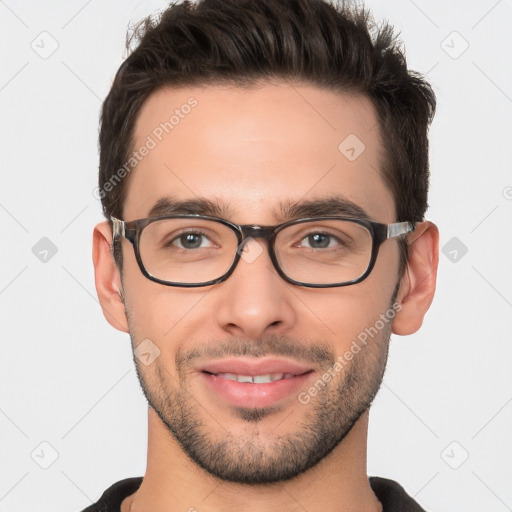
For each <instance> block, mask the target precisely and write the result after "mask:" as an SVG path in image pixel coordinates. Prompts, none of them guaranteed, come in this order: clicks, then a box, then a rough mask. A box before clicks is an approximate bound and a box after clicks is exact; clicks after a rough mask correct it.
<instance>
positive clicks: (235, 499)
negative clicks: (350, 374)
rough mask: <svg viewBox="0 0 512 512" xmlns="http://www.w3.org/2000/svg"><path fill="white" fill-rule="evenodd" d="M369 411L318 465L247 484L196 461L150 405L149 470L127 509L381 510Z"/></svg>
mask: <svg viewBox="0 0 512 512" xmlns="http://www.w3.org/2000/svg"><path fill="white" fill-rule="evenodd" d="M367 429H368V413H367V412H366V413H365V414H363V415H362V416H361V418H359V420H358V421H357V422H356V423H355V425H354V426H353V428H352V429H351V431H350V432H349V433H348V434H347V436H346V437H345V439H344V440H343V441H342V442H341V443H340V444H339V445H338V446H337V447H336V448H335V449H334V450H333V451H332V452H331V453H330V454H329V455H328V456H327V457H326V458H325V459H323V460H322V461H321V462H320V463H318V464H317V465H316V466H315V467H313V468H311V469H310V470H308V471H306V472H305V473H303V474H301V475H299V476H297V477H296V478H294V479H292V480H288V481H286V482H278V483H275V484H269V485H255V486H250V485H242V484H236V483H232V482H224V481H221V480H218V479H216V478H215V477H213V476H211V475H210V474H208V473H206V472H205V471H204V470H202V469H201V468H199V467H198V466H197V465H196V464H195V463H194V462H192V461H191V460H190V459H189V458H188V457H187V455H185V453H184V452H183V451H182V449H181V447H180V446H179V444H178V443H177V442H176V440H175V439H174V437H173V436H172V435H171V434H170V433H169V432H168V430H167V428H166V427H165V425H164V424H163V423H162V422H161V420H160V418H158V416H157V414H156V413H155V412H154V411H153V409H151V408H149V429H148V460H147V470H146V474H145V476H144V479H143V482H142V484H141V486H140V488H139V490H138V491H137V492H136V493H135V494H134V495H132V496H130V497H129V498H127V499H125V501H124V502H123V506H122V509H121V510H122V512H143V511H147V510H151V511H152V512H164V511H168V510H183V511H184V512H185V511H188V512H201V510H205V509H207V510H209V511H212V512H217V511H223V512H228V511H235V510H241V509H243V510H245V511H247V512H252V511H258V512H265V511H273V510H287V511H290V512H294V511H299V510H300V511H304V510H322V512H339V511H340V510H342V511H344V512H355V511H359V512H361V511H365V512H378V511H381V510H382V507H381V505H380V502H379V501H378V500H377V498H376V497H375V495H374V494H373V492H372V490H371V487H370V484H369V482H368V477H367V474H366V442H367Z"/></svg>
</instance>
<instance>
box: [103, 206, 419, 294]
mask: <svg viewBox="0 0 512 512" xmlns="http://www.w3.org/2000/svg"><path fill="white" fill-rule="evenodd" d="M180 218H181V219H204V220H210V221H215V222H219V223H221V224H224V225H225V226H227V227H229V228H231V229H232V230H233V231H234V232H235V234H236V237H237V240H238V244H237V250H236V253H235V258H234V260H233V263H232V264H231V266H230V267H229V269H228V270H227V271H226V272H225V273H224V274H223V275H222V276H220V277H218V278H217V279H212V280H210V281H206V282H202V283H177V282H172V281H164V280H162V279H159V278H157V277H155V276H153V275H151V274H150V273H149V272H148V271H147V270H146V267H145V266H144V263H143V262H142V258H141V255H140V247H139V243H140V237H141V234H142V230H143V229H144V228H145V227H146V226H148V225H149V224H151V223H153V222H156V221H160V220H165V219H180ZM110 220H111V221H112V237H113V242H114V241H115V239H116V238H117V237H122V238H126V239H127V240H128V241H129V242H130V243H131V244H132V246H133V250H134V252H135V259H136V260H137V263H138V265H139V268H140V270H141V272H142V274H143V275H144V276H145V277H147V278H148V279H149V280H151V281H154V282H155V283H159V284H163V285H165V286H179V287H181V288H198V287H202V286H211V285H214V284H218V283H221V282H223V281H225V280H226V279H227V278H228V277H229V276H230V275H231V274H232V273H233V272H234V270H235V268H236V267H237V265H238V263H239V261H240V258H241V256H242V251H243V248H244V244H245V243H246V242H247V240H248V239H250V238H263V239H265V240H266V241H267V242H268V252H269V255H270V259H271V261H272V264H273V265H274V268H275V269H276V271H277V273H278V274H279V275H280V276H281V277H282V278H283V279H284V280H285V281H287V282H288V283H291V284H294V285H296V286H303V287H307V288H335V287H340V286H349V285H352V284H357V283H360V282H361V281H363V280H365V279H366V278H367V277H368V276H369V275H370V273H371V271H372V270H373V267H374V266H375V262H376V261H377V256H378V253H379V248H380V246H381V245H382V243H383V242H385V241H386V240H388V239H390V238H395V237H398V236H401V235H406V234H407V233H411V232H413V231H414V230H415V228H416V226H415V224H414V223H412V222H396V223H393V224H382V223H380V222H374V221H371V220H365V219H354V218H350V217H340V216H336V215H330V216H323V217H308V218H302V219H295V220H291V221H287V222H284V223H282V224H278V225H276V226H262V225H258V224H246V225H240V224H234V223H233V222H230V221H228V220H225V219H221V218H219V217H212V216H209V215H197V214H179V215H164V216H159V217H148V218H145V219H138V220H133V221H128V222H126V221H122V220H119V219H116V218H115V217H110ZM322 220H343V221H349V222H354V223H356V224H359V225H361V226H363V227H365V228H366V229H367V230H368V231H369V232H370V235H371V237H372V252H371V257H370V263H369V264H368V267H367V268H366V270H365V272H364V273H363V274H362V275H361V276H359V277H358V278H356V279H352V280H351V281H346V282H341V283H321V284H312V283H303V282H301V281H296V280H295V279H291V278H290V277H288V276H287V275H286V274H285V273H284V272H283V270H282V269H281V266H280V265H279V262H278V260H277V256H276V253H275V250H274V243H275V239H276V236H277V234H278V233H279V232H280V231H282V230H283V229H284V228H286V227H288V226H292V225H294V224H301V223H304V222H312V221H322Z"/></svg>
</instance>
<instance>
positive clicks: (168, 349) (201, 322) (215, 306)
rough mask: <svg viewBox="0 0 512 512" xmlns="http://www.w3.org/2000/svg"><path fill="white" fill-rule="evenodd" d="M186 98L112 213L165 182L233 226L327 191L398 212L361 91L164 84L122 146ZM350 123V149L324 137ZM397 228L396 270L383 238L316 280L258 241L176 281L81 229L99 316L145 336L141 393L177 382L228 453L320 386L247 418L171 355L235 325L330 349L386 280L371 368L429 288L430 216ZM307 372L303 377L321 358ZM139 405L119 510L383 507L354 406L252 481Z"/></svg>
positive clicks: (293, 427)
mask: <svg viewBox="0 0 512 512" xmlns="http://www.w3.org/2000/svg"><path fill="white" fill-rule="evenodd" d="M191 96H193V97H194V98H196V99H197V101H198V105H197V107H195V108H194V109H193V110H192V111H191V113H190V114H189V115H188V116H187V117H186V118H184V119H182V120H180V123H179V125H177V126H176V127H175V128H174V129H173V131H172V133H170V134H169V135H167V136H165V137H164V138H163V140H162V142H160V143H159V144H158V145H157V147H156V148H155V149H153V150H152V151H150V153H149V154H148V155H147V156H146V157H145V158H144V159H143V160H142V161H141V162H140V163H139V165H138V166H137V168H136V169H135V170H134V171H133V172H132V174H131V175H130V177H129V181H128V191H127V192H128V193H127V197H126V202H125V205H124V212H123V217H122V218H123V220H127V221H129V220H135V219H140V218H145V217H147V216H148V215H149V211H150V209H151V208H152V206H153V205H154V204H155V203H156V202H157V201H158V200H159V199H161V198H163V197H166V196H172V197H173V198H176V199H179V200H187V199H197V197H200V198H206V199H210V200H216V201H220V202H222V203H223V204H225V205H226V206H228V207H229V211H226V212H224V213H225V215H224V218H227V219H228V220H230V221H232V222H235V223H238V224H263V225H273V224H278V223H279V222H282V221H283V219H280V218H277V217H276V209H277V206H278V205H279V204H280V203H281V202H282V201H287V200H289V201H297V202H300V201H304V200H310V199H318V198H326V197H329V196H332V194H334V193H335V194H342V195H343V196H344V197H345V198H347V199H349V200H350V201H353V202H354V203H356V204H357V205H359V206H360V207H362V208H364V210H366V212H367V213H368V214H369V217H370V219H371V220H374V221H377V222H382V223H392V222H396V216H395V207H394V202H393V198H392V196H391V193H390V191H389V189H388V187H387V186H386V184H385V183H384V181H383V179H382V177H381V175H380V174H379V172H378V169H379V167H380V165H381V155H382V151H383V149H382V144H381V139H380V135H379V131H378V125H377V117H376V114H375V111H374V109H373V107H372V105H371V103H370V101H369V100H368V99H366V98H365V97H362V96H355V95H348V94H340V93H334V92H331V91H326V90H322V89H320V88H317V87H314V86H309V85H299V84H293V85H292V84H290V83H276V84H264V85H262V86H261V87H259V88H253V89H251V90H242V89H238V88H234V87H219V86H216V87H211V86H210V87H194V88H186V89H173V90H171V89H163V90H160V91H157V92H155V93H153V94H152V95H151V96H150V98H149V99H148V101H147V102H146V103H145V104H144V106H143V108H142V110H141V112H140V116H139V118H138V121H137V125H136V133H135V144H134V146H135V147H136V148H138V147H140V146H141V145H142V144H144V141H145V140H146V137H147V136H148V135H149V134H151V132H152V130H154V128H155V127H156V126H158V125H159V124H160V123H161V122H162V121H164V120H165V119H167V118H168V117H169V115H168V114H167V112H171V113H172V112H173V111H174V110H175V109H176V108H179V107H180V106H181V105H183V104H184V103H186V101H187V99H188V98H190V97H191ZM349 134H356V135H357V136H358V138H359V139H361V140H362V141H363V142H364V144H365V146H366V149H365V151H364V152H363V153H362V154H361V155H360V156H359V157H358V158H357V159H356V160H355V161H353V162H351V161H349V160H348V159H347V158H346V157H345V156H344V155H343V154H341V153H340V151H339V150H338V145H339V144H340V142H341V141H343V140H344V139H345V138H346V137H347V136H348V135H349ZM408 236H409V241H410V260H409V265H408V268H407V270H406V272H405V274H404V275H403V277H402V278H401V280H400V282H399V275H398V262H399V251H398V245H397V242H396V241H395V240H388V241H386V242H385V243H384V244H383V245H382V246H381V248H380V252H379V256H378V259H377V263H376V265H375V268H374V269H373V271H372V273H371V274H370V276H369V277H368V278H367V279H366V280H364V281H363V282H361V283H358V284H356V285H353V286H347V287H341V288H330V289H308V288H304V287H297V286H294V285H291V284H289V283H286V282H285V281H284V280H283V279H281V278H280V277H279V275H278V274H277V272H276V271H275V269H274V268H273V266H272V263H271V261H270V258H269V256H268V252H267V251H266V246H265V242H263V241H262V240H259V241H258V243H259V244H260V246H261V247H262V248H263V249H264V250H263V252H262V253H261V255H260V256H259V257H258V258H256V260H255V261H253V262H251V263H247V262H245V261H243V260H241V261H240V263H239V265H238V267H237V268H236V270H235V272H234V273H233V274H232V275H231V277H230V278H229V279H228V280H227V281H225V282H223V283H220V284H217V285H214V286H210V287H204V288H195V289H194V288H190V289H186V288H178V287H167V286H162V285H160V284H158V283H154V282H151V281H150V280H148V279H147V278H145V277H144V276H143V275H142V273H141V272H140V270H139V267H138V265H137V263H136V260H135V257H134V252H133V248H132V247H131V244H130V243H129V242H127V241H126V240H123V241H122V247H123V259H124V267H123V276H122V279H121V274H120V271H119V269H118V268H117V266H116V265H115V264H114V263H113V261H112V258H111V255H110V245H111V243H112V234H111V229H110V227H109V226H108V224H107V223H106V222H103V223H100V224H98V225H97V226H96V228H95V230H94V237H93V260H94V266H95V276H96V288H97V292H98V297H99V299H100V302H101V305H102V308H103V312H104V314H105V317H106V319H107V320H108V321H109V322H110V323H111V324H112V325H113V326H114V327H115V328H117V329H119V330H121V331H124V332H129V333H130V335H131V338H132V342H133V345H134V346H137V344H138V343H140V342H141V341H142V340H143V339H146V338H149V339H151V340H152V341H153V342H154V343H155V344H156V345H157V346H158V348H159V350H160V356H159V357H158V358H157V359H156V360H155V362H154V363H153V364H152V365H150V366H144V365H140V364H138V372H139V376H141V377H142V378H143V379H144V380H145V381H146V382H145V385H146V386H147V388H148V390H149V392H150V393H153V398H154V399H155V400H157V399H160V400H162V396H163V394H162V392H161V390H162V389H165V390H166V391H167V392H168V394H169V395H172V396H176V395H173V393H179V391H180V384H181V386H182V387H185V389H186V392H187V394H186V395H185V396H186V397H188V398H186V400H188V401H187V402H186V405H187V407H188V408H189V409H190V410H191V411H193V413H194V414H197V417H198V418H199V419H200V421H201V423H202V425H203V427H204V431H203V434H204V435H206V436H207V437H208V439H210V440H212V441H219V440H221V439H223V438H227V439H229V440H230V442H232V443H233V446H234V447H235V450H234V454H236V453H238V452H237V450H243V449H244V443H242V442H241V441H242V440H244V439H251V441H252V442H253V443H254V446H255V447H256V449H257V450H259V452H260V453H264V454H271V453H274V452H273V450H275V446H276V444H275V443H276V439H277V437H278V436H280V437H281V438H283V437H286V436H293V435H295V434H297V433H298V432H300V430H299V429H300V427H299V425H300V424H301V423H304V422H307V421H309V419H310V415H311V414H313V413H314V412H315V411H318V410H320V409H319V408H321V407H322V403H324V406H326V403H327V402H322V400H327V398H324V399H322V398H321V397H315V398H314V399H312V401H311V402H310V403H309V404H307V405H303V404H300V403H299V402H298V401H297V397H296V396H294V397H292V398H290V399H286V400H285V401H284V402H283V403H282V404H281V407H279V408H278V409H277V410H276V411H273V412H272V413H270V414H268V415H267V416H265V417H263V418H262V419H261V420H260V421H257V422H254V421H253V422H249V421H247V420H246V419H244V417H243V416H242V415H240V414H237V413H236V411H234V410H233V408H231V407H230V406H228V405H227V404H225V403H223V402H222V400H215V399H212V396H211V394H209V390H208V389H205V386H204V385H202V384H201V381H200V379H198V378H197V376H196V375H195V374H193V372H192V373H191V374H190V375H187V379H186V380H185V379H182V380H180V378H181V377H182V376H181V375H180V374H179V372H178V370H177V367H176V355H177V354H178V353H180V351H185V352H186V351H188V350H192V349H199V350H200V349H201V348H203V347H204V346H205V344H207V343H210V344H215V343H229V342H230V340H235V339H239V340H244V341H245V342H246V343H248V344H255V343H258V340H262V341H264V340H268V339H270V338H271V337H279V336H281V337H286V338H287V339H290V340H297V342H299V343H304V344H309V345H315V344H316V343H317V344H319V345H320V344H324V345H325V346H327V347H328V348H329V350H330V351H331V352H332V353H333V354H336V355H339V354H343V353H344V352H345V351H346V350H347V349H348V348H349V347H350V345H351V342H352V341H353V340H354V339H355V338H356V337H357V335H358V333H360V332H362V331H363V330H364V329H365V327H368V326H371V325H374V324H375V321H376V319H378V318H379V315H380V314H381V313H384V312H385V311H386V310H387V309H388V308H389V306H390V300H391V297H392V294H393V290H394V289H395V286H396V285H397V283H399V284H400V289H399V293H398V296H397V298H396V302H397V303H399V304H400V305H401V310H400V312H398V313H397V314H396V316H395V317H394V319H393V321H392V324H390V325H389V330H388V332H387V331H386V329H383V331H381V332H380V333H379V335H378V336H377V337H376V338H375V339H374V340H373V341H372V343H371V344H368V346H367V347H365V348H364V349H363V350H362V351H361V353H359V354H358V355H357V356H356V357H357V358H360V359H359V360H360V361H361V362H363V361H364V363H365V365H366V369H367V370H368V368H370V369H371V371H367V373H368V378H369V379H370V377H371V376H372V375H373V377H374V380H375V381H380V377H381V375H380V373H381V371H382V369H383V365H384V364H385V357H386V354H387V346H388V341H389V334H390V331H391V330H392V332H394V333H396V334H399V335H407V334H412V333H414V332H416V331H417V330H418V329H419V328H420V326H421V324H422V321H423V317H424V315H425V313H426V311H427V310H428V308H429V306H430V304H431V301H432V299H433V295H434V291H435V282H436V271H437V264H438V238H439V235H438V230H437V228H436V226H435V225H434V224H432V223H431V222H423V223H420V224H418V225H417V228H416V231H415V232H414V233H412V234H410V235H408ZM251 243H255V242H251ZM120 292H122V296H121V294H120ZM123 297H124V300H123ZM361 367H363V365H362V364H361ZM315 370H317V375H316V377H315V378H313V382H314V381H315V380H316V379H317V378H318V373H319V372H320V368H315ZM347 371H348V370H347ZM357 371H359V372H362V371H363V370H361V369H359V370H357ZM344 376H346V371H342V372H339V375H337V376H336V378H335V379H333V381H332V382H331V383H330V384H329V385H328V387H327V388H326V391H325V397H328V398H330V399H332V400H334V402H333V403H335V402H336V397H337V394H336V393H337V391H336V390H338V393H339V391H340V389H341V390H343V386H344V382H343V380H342V379H343V378H344ZM370 380H371V379H370ZM178 383H179V384H178ZM310 384H311V383H310ZM374 384H375V382H374ZM377 387H378V382H377ZM198 404H199V405H198ZM160 405H161V406H162V407H164V406H165V403H161V404H160ZM168 405H169V404H168ZM315 407H316V409H315ZM171 409H172V407H171ZM148 411H149V412H148V422H149V434H148V459H147V470H146V474H145V476H144V480H143V483H142V485H141V487H140V489H139V490H138V491H137V492H136V493H135V494H134V495H132V496H130V497H129V498H127V499H125V500H124V502H123V506H122V510H123V512H126V511H128V510H131V511H132V512H136V511H144V510H152V511H153V512H159V511H164V510H171V509H172V510H183V511H187V510H189V509H191V507H194V508H195V509H197V510H199V511H200V510H205V509H208V510H211V511H216V510H219V511H220V510H223V511H228V510H240V509H241V508H243V509H244V510H247V511H253V510H254V511H256V510H257V511H267V510H268V511H270V510H275V509H278V508H279V509H280V510H289V511H294V510H304V508H305V509H307V510H309V511H320V510H322V511H323V512H331V511H332V512H334V511H339V510H344V511H356V510H357V511H361V510H364V511H378V510H381V504H380V503H379V501H378V500H377V499H376V497H375V495H374V494H373V492H372V490H371V488H370V486H369V483H368V479H367V474H366V444H367V427H368V412H367V411H366V412H363V413H362V414H361V415H360V416H358V419H357V421H356V422H355V424H354V425H353V427H352V428H351V429H350V431H349V432H348V434H347V435H346V436H345V437H344V439H343V440H342V441H341V442H340V443H339V444H338V445H337V446H336V447H335V448H334V449H333V450H332V451H331V452H330V453H329V454H328V455H327V456H325V457H324V458H323V459H322V460H321V461H320V462H319V463H318V464H316V465H314V466H313V467H311V468H310V469H308V470H307V471H305V472H304V473H302V474H300V475H298V476H296V477H295V478H292V479H289V480H286V481H281V482H276V483H272V484H266V485H255V486H254V485H253V486H251V485H243V484H239V483H233V482H227V481H225V480H220V479H218V478H216V477H214V476H212V475H211V474H209V473H208V472H206V471H204V470H203V469H202V468H200V467H199V466H198V465H197V464H195V463H194V462H192V461H191V460H190V458H189V457H188V456H187V455H186V454H185V452H184V451H183V449H182V448H181V446H180V444H179V443H178V442H177V441H176V439H175V438H174V437H173V436H172V435H171V434H170V432H169V430H168V429H167V427H166V425H165V423H164V422H163V421H162V419H161V418H160V417H159V415H158V414H157V413H156V412H155V410H154V409H153V408H152V407H149V409H148ZM308 415H309V416H308Z"/></svg>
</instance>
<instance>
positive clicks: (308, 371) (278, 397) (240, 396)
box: [198, 358, 315, 408]
mask: <svg viewBox="0 0 512 512" xmlns="http://www.w3.org/2000/svg"><path fill="white" fill-rule="evenodd" d="M198 371H199V374H200V376H201V379H202V382H203V383H204V384H205V385H206V387H207V391H208V392H209V393H210V394H211V395H214V398H215V399H216V401H219V400H220V401H221V402H223V403H227V404H228V405H231V406H234V407H243V408H263V407H270V406H273V405H277V404H279V403H280V402H283V401H284V400H286V399H290V398H293V397H294V396H296V395H298V393H299V392H300V390H301V389H302V388H303V387H304V386H305V384H306V383H307V381H308V380H309V378H310V377H311V376H312V375H313V374H314V373H315V371H314V370H313V369H312V368H310V367H307V366H304V365H302V364H300V363H297V362H294V361H286V360H279V359H262V360H254V358H253V359H248V358H232V359H229V360H222V361H212V362H210V363H207V364H205V365H204V366H203V367H201V368H199V369H198Z"/></svg>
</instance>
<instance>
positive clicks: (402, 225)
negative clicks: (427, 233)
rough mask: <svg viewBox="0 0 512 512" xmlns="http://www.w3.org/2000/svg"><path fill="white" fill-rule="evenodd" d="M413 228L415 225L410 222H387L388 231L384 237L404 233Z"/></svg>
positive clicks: (392, 236)
mask: <svg viewBox="0 0 512 512" xmlns="http://www.w3.org/2000/svg"><path fill="white" fill-rule="evenodd" d="M415 228H416V226H415V225H414V224H413V223H412V222H396V223H395V224H388V233H387V236H386V238H394V237H395V236H400V235H405V234H407V233H410V232H411V231H414V229H415Z"/></svg>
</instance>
